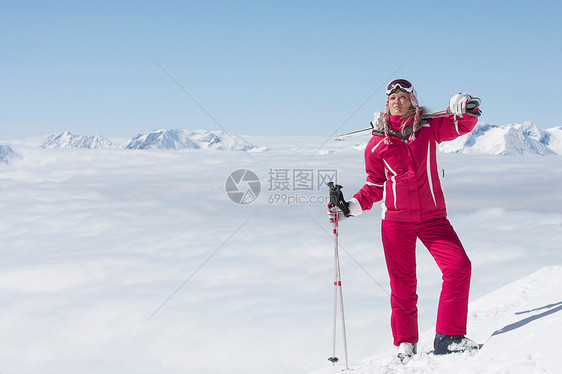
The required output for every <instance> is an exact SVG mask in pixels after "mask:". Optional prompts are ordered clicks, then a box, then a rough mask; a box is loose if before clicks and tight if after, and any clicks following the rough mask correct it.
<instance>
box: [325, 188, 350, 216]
mask: <svg viewBox="0 0 562 374" xmlns="http://www.w3.org/2000/svg"><path fill="white" fill-rule="evenodd" d="M328 187H330V205H329V207H330V208H331V207H338V208H340V209H341V211H342V212H343V215H344V216H346V217H349V216H350V214H349V203H348V202H347V201H345V199H344V198H343V193H342V192H341V189H342V188H343V187H342V186H340V185H339V184H336V185H334V182H329V183H328Z"/></svg>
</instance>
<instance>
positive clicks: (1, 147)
mask: <svg viewBox="0 0 562 374" xmlns="http://www.w3.org/2000/svg"><path fill="white" fill-rule="evenodd" d="M20 157H21V156H20V155H19V154H17V153H16V152H15V151H14V150H13V149H12V147H10V146H9V145H8V144H0V162H2V163H5V164H7V163H9V162H10V161H11V160H13V159H15V158H20Z"/></svg>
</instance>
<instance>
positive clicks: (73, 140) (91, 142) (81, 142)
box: [41, 131, 116, 149]
mask: <svg viewBox="0 0 562 374" xmlns="http://www.w3.org/2000/svg"><path fill="white" fill-rule="evenodd" d="M41 147H43V148H88V149H97V148H114V147H116V146H115V145H114V144H113V143H111V141H109V140H108V139H106V138H104V137H103V136H100V135H75V134H71V133H70V132H68V131H65V132H63V133H61V134H58V135H50V136H49V137H48V138H47V139H46V140H45V142H43V144H41Z"/></svg>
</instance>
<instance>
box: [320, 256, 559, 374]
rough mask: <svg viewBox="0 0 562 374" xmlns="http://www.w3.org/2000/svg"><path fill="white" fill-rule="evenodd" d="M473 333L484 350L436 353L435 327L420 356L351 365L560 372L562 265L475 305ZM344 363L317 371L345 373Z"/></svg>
mask: <svg viewBox="0 0 562 374" xmlns="http://www.w3.org/2000/svg"><path fill="white" fill-rule="evenodd" d="M468 324H469V330H470V332H471V334H470V337H471V338H472V339H474V340H475V341H477V342H478V343H479V344H480V345H481V350H480V352H478V353H468V352H467V353H463V354H454V355H449V356H434V355H432V354H430V353H428V352H430V351H431V349H432V339H433V336H434V332H433V331H428V332H426V333H425V334H422V336H421V338H420V342H419V347H418V348H419V354H418V355H416V356H415V357H414V358H413V359H412V360H411V361H410V362H409V363H408V364H406V365H403V364H400V363H397V362H396V361H395V359H394V356H395V353H396V350H395V349H392V350H389V351H388V352H385V353H384V354H382V355H380V356H373V357H368V358H366V359H364V360H363V361H362V362H361V364H359V365H351V366H350V368H353V369H354V370H353V372H354V373H357V374H379V373H386V374H390V373H403V374H421V373H426V374H432V373H443V374H445V373H453V372H455V373H505V374H508V373H509V374H527V373H555V372H557V370H558V369H559V365H558V363H557V360H556V359H555V358H556V357H558V351H559V344H558V338H559V337H560V334H562V265H558V266H552V267H545V268H543V269H540V270H539V271H537V272H535V273H533V274H531V275H529V276H527V277H525V278H523V279H520V280H518V281H516V282H513V283H511V284H508V285H506V286H504V287H501V288H500V289H498V290H496V291H494V292H491V293H490V294H488V295H486V296H483V297H481V298H479V299H477V300H475V301H473V302H471V303H470V305H469V321H468ZM342 368H343V366H342V365H339V366H336V367H335V368H334V367H329V368H327V369H324V370H319V371H315V372H313V374H332V373H341V372H342V370H341V369H342Z"/></svg>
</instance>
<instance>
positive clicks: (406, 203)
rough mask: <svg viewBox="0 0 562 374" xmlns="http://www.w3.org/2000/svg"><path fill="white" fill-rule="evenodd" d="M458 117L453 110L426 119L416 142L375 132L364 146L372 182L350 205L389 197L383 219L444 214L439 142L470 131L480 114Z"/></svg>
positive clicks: (406, 219) (403, 219) (414, 220)
mask: <svg viewBox="0 0 562 374" xmlns="http://www.w3.org/2000/svg"><path fill="white" fill-rule="evenodd" d="M457 120H458V121H454V120H453V116H452V115H451V116H447V117H442V118H434V119H429V120H425V121H423V122H422V124H421V127H420V129H419V130H418V131H416V134H415V140H413V141H412V140H410V139H411V138H410V137H408V138H406V139H404V140H402V139H401V138H399V137H397V136H395V135H390V139H389V140H390V142H385V139H384V136H381V135H373V137H372V138H371V140H370V142H369V144H368V145H367V148H366V149H365V169H366V171H367V182H366V183H365V185H364V186H363V188H362V189H361V190H360V191H359V192H358V193H356V194H355V195H354V196H353V197H354V199H355V200H356V201H353V200H354V199H352V202H350V204H351V205H357V202H358V203H359V205H360V206H361V211H359V213H361V212H362V211H364V210H368V209H371V207H372V206H373V203H375V202H377V201H381V200H384V202H383V205H382V218H383V219H384V220H388V221H393V222H411V223H420V222H427V221H431V220H434V219H439V218H445V217H446V216H447V209H446V206H445V196H444V194H443V188H442V183H441V168H440V165H439V154H438V152H439V151H438V144H439V143H441V142H443V141H448V140H453V139H455V138H457V137H459V136H461V135H464V134H467V133H469V132H470V131H472V129H473V128H474V126H475V125H476V122H477V121H478V118H477V117H473V116H470V115H468V114H466V115H464V116H463V118H457ZM387 143H389V144H387ZM352 211H353V209H352ZM352 214H353V213H352Z"/></svg>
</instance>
